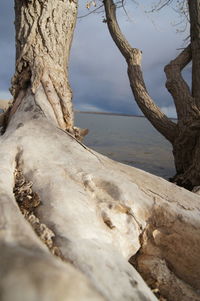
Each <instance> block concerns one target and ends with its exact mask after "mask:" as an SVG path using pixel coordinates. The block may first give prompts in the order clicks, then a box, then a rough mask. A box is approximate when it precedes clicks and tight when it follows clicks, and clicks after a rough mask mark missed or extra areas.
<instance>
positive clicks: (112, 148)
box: [75, 113, 175, 179]
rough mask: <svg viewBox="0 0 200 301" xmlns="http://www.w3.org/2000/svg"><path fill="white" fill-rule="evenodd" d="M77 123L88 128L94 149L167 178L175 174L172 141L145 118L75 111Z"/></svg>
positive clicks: (91, 146)
mask: <svg viewBox="0 0 200 301" xmlns="http://www.w3.org/2000/svg"><path fill="white" fill-rule="evenodd" d="M75 123H76V125H77V126H79V127H81V128H88V129H89V134H88V135H87V136H86V137H85V139H84V144H85V145H87V146H88V147H90V148H91V149H94V150H95V151H97V152H99V153H101V154H104V155H106V156H108V157H109V158H111V159H113V160H116V161H119V162H122V163H124V164H128V165H131V166H134V167H137V168H140V169H143V170H145V171H148V172H150V173H153V174H155V175H158V176H161V177H163V178H166V179H168V178H169V177H172V176H173V175H174V174H175V169H174V161H173V155H172V147H171V145H170V143H169V142H168V141H167V140H166V139H165V138H164V137H163V136H162V135H161V134H159V133H158V132H157V131H156V130H155V129H154V128H153V126H152V125H151V123H150V122H149V121H148V120H147V119H146V118H144V117H132V116H131V117H127V116H112V115H102V114H86V113H76V115H75Z"/></svg>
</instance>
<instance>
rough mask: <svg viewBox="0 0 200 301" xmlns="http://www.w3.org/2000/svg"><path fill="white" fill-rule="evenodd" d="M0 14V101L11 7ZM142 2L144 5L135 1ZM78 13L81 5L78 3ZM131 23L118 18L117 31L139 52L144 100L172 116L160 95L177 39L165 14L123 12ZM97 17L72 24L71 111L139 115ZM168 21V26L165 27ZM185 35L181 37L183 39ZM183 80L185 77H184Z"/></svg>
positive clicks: (8, 69)
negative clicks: (150, 100) (145, 91)
mask: <svg viewBox="0 0 200 301" xmlns="http://www.w3.org/2000/svg"><path fill="white" fill-rule="evenodd" d="M2 2H3V3H2V4H1V10H0V40H1V49H0V60H1V70H0V98H1V97H2V96H1V95H6V93H8V92H7V91H8V87H9V85H10V78H11V76H12V74H13V72H14V56H15V51H14V26H13V19H14V16H13V11H14V9H13V1H11V0H7V1H2ZM141 2H144V3H145V1H141ZM80 4H81V5H82V6H81V7H80V13H84V12H85V11H86V10H85V8H84V5H85V4H84V1H82V3H80ZM128 10H129V12H130V15H131V17H132V20H133V21H131V22H130V21H129V22H128V21H127V17H126V16H124V15H123V16H122V13H120V12H119V20H120V25H121V28H122V31H123V32H124V33H125V35H126V37H127V39H128V40H129V41H130V43H131V44H132V45H133V47H138V48H140V49H141V50H142V51H143V71H144V77H145V81H146V84H147V87H148V89H149V92H150V95H151V96H152V97H153V98H155V100H156V102H157V104H158V105H160V106H161V107H163V108H164V110H165V112H167V108H169V110H168V111H169V112H172V111H173V104H172V100H171V97H170V95H169V94H168V92H167V91H166V89H165V75H164V72H163V67H164V65H165V64H167V63H168V62H169V61H170V60H171V59H173V58H174V57H175V56H176V54H177V53H178V52H177V50H176V48H180V47H181V46H182V39H183V36H181V35H177V34H176V33H175V29H173V28H172V27H171V26H170V24H169V23H170V21H171V20H172V19H173V18H174V17H173V16H172V12H171V11H166V10H165V11H163V12H161V13H160V14H158V15H156V14H155V15H153V16H152V20H153V21H152V20H151V17H150V15H149V14H144V13H143V11H142V9H137V10H135V7H134V6H131V7H130V8H128ZM102 17H103V16H101V15H96V14H94V15H90V16H88V17H87V18H84V19H79V21H78V22H77V27H76V32H75V36H74V43H73V47H72V52H71V60H70V79H71V84H72V88H73V91H74V104H75V108H77V109H82V110H84V109H85V110H89V109H91V110H94V109H95V110H101V111H113V112H121V113H134V114H140V110H139V108H138V107H137V105H136V104H135V102H134V99H133V96H132V93H131V89H130V85H129V82H128V77H127V72H126V69H127V67H126V63H125V61H124V59H123V57H122V56H121V54H120V53H119V51H118V49H117V48H116V46H115V45H114V43H113V41H112V39H111V37H110V35H109V33H108V30H107V27H106V24H105V23H102ZM169 20H170V21H169ZM185 35H186V34H185ZM185 74H186V75H185V76H186V78H189V75H188V74H189V72H187V71H186V73H185Z"/></svg>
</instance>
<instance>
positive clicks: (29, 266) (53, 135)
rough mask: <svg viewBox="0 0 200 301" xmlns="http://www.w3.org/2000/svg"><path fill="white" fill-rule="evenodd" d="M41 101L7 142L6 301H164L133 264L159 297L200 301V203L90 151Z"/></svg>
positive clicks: (3, 159)
mask: <svg viewBox="0 0 200 301" xmlns="http://www.w3.org/2000/svg"><path fill="white" fill-rule="evenodd" d="M37 98H40V100H41V102H43V103H48V101H47V96H46V94H45V93H44V91H43V86H41V87H40V89H39V90H38V92H37V94H35V95H34V94H33V93H32V92H31V91H30V90H29V91H27V93H26V95H25V96H24V97H23V99H22V101H21V103H20V105H19V107H18V109H17V111H16V112H15V114H14V115H13V117H12V119H11V120H10V122H9V126H8V128H7V130H6V132H5V133H4V135H3V136H1V138H0V143H1V150H0V169H1V172H0V206H1V216H0V227H1V237H0V251H1V267H2V268H1V269H0V284H1V289H0V291H1V300H2V301H11V300H13V299H15V300H16V301H18V300H19V301H25V300H31V301H32V300H34V301H36V300H37V301H38V300H41V301H43V300H44V301H45V300H48V301H49V300H50V301H51V300H52V301H53V300H55V299H59V300H112V301H113V300H114V301H115V300H117V301H122V300H124V301H125V300H126V301H127V300H156V298H155V297H154V296H153V294H152V293H151V291H150V290H149V289H148V287H147V286H146V284H145V283H144V281H143V280H142V279H141V277H140V276H139V274H138V273H137V272H136V271H135V269H134V268H133V267H132V266H131V265H130V263H129V262H128V260H129V259H130V258H131V262H134V264H135V266H136V267H137V269H138V271H139V272H140V273H141V274H142V275H143V276H144V278H145V279H146V281H147V282H148V283H149V285H150V286H151V288H152V289H154V291H155V292H157V295H161V296H162V297H165V298H167V300H173V301H174V300H175V301H176V300H181V301H182V300H200V297H199V295H198V290H199V289H200V283H199V279H200V275H199V271H200V266H199V263H200V260H199V259H200V258H199V254H200V239H199V229H200V223H199V211H200V205H199V204H200V203H199V200H200V197H199V196H198V195H196V194H194V193H191V192H188V191H186V190H185V189H183V188H179V187H177V186H175V185H174V184H171V183H169V182H167V181H165V180H164V179H161V178H159V177H156V176H153V175H150V174H148V173H146V172H143V171H140V170H138V169H135V168H132V167H129V166H125V165H123V164H120V163H117V162H113V161H112V160H110V159H108V158H106V157H104V156H102V155H100V154H98V153H96V152H94V151H92V150H91V149H88V148H87V147H86V146H84V145H83V144H81V143H80V142H78V141H77V140H76V139H75V138H74V137H73V136H72V135H70V134H69V133H67V132H64V131H62V130H61V129H59V128H57V127H55V125H53V124H52V122H50V121H48V119H47V118H46V116H44V114H43V111H42V110H41V108H40V107H39V106H38V105H37ZM46 111H47V110H46ZM16 170H17V171H16ZM20 174H21V176H20ZM22 175H23V176H22ZM13 189H14V192H15V194H13ZM38 200H39V201H38ZM188 200H190V201H189V202H188ZM17 202H18V204H19V206H20V209H21V211H22V212H23V215H24V216H23V215H22V214H21V212H20V209H19V208H18V206H17ZM25 218H26V219H27V221H28V222H29V223H28V222H27V221H26V220H25ZM38 236H39V238H40V239H39V238H38ZM41 240H42V241H41ZM45 244H46V245H45ZM192 246H193V247H192ZM47 247H48V248H47ZM52 253H53V254H55V255H57V256H55V255H53V254H52ZM11 288H12V289H11ZM66 288H67V289H66Z"/></svg>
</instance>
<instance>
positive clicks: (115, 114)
mask: <svg viewBox="0 0 200 301" xmlns="http://www.w3.org/2000/svg"><path fill="white" fill-rule="evenodd" d="M75 113H81V114H97V115H111V116H125V117H140V118H144V117H145V116H143V115H134V114H123V113H112V112H90V111H77V110H75Z"/></svg>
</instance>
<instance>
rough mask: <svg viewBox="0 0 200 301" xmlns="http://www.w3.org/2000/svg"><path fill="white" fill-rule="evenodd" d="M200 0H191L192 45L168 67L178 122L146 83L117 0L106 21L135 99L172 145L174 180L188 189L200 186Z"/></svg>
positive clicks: (109, 2) (108, 3) (107, 1)
mask: <svg viewBox="0 0 200 301" xmlns="http://www.w3.org/2000/svg"><path fill="white" fill-rule="evenodd" d="M199 3H200V1H199V0H194V1H189V8H190V9H189V13H190V20H191V45H189V46H188V47H187V48H186V49H185V50H184V51H183V52H182V53H180V54H179V55H178V57H177V58H175V59H174V60H172V61H171V62H170V63H169V64H168V65H167V66H166V67H165V73H166V76H167V82H166V87H167V89H168V91H169V92H170V93H171V95H172V97H173V99H174V103H175V107H176V111H177V117H178V121H177V124H175V123H174V122H172V121H171V120H170V119H168V118H167V116H165V114H163V113H162V112H161V111H160V109H159V108H158V106H157V105H156V104H155V103H154V101H153V100H152V98H151V97H150V95H149V94H148V91H147V89H146V86H145V82H144V79H143V74H142V69H141V59H142V54H141V51H140V50H139V49H136V48H132V47H131V45H130V44H129V43H128V41H127V40H126V39H125V37H124V36H123V34H122V32H121V30H120V27H119V25H118V23H117V18H116V6H115V4H114V2H113V0H104V6H105V12H106V20H107V25H108V29H109V31H110V34H111V36H112V38H113V40H114V42H115V44H116V45H117V47H118V48H119V50H120V52H121V53H122V55H123V56H124V58H125V59H126V62H127V65H128V77H129V81H130V85H131V89H132V91H133V95H134V98H135V100H136V102H137V104H138V106H139V107H140V109H141V111H142V112H143V113H144V115H145V116H146V118H147V119H148V120H149V121H150V122H151V124H152V125H153V126H154V127H155V128H156V129H157V130H158V131H159V132H160V133H161V134H162V135H163V136H164V137H165V138H166V139H167V140H169V142H170V143H171V144H172V147H173V154H174V161H175V167H176V171H177V174H176V176H175V177H174V178H172V179H171V180H172V181H173V182H175V183H177V184H179V185H180V186H184V187H186V188H187V189H190V190H191V189H192V188H193V187H194V186H199V185H200V164H199V152H200V141H199V139H200V137H199V129H200V107H199V103H200V82H199V79H200V76H199V72H200V55H199V53H200V44H199V36H200V29H199V26H198V24H199V14H200V5H199ZM191 60H192V68H193V72H192V93H191V92H190V88H189V86H188V85H187V83H186V82H185V80H184V79H183V77H182V75H181V71H182V69H183V68H184V67H185V66H186V65H187V64H188V63H189V62H190V61H191Z"/></svg>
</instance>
